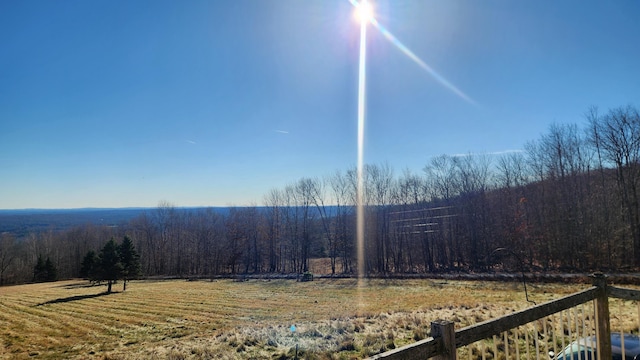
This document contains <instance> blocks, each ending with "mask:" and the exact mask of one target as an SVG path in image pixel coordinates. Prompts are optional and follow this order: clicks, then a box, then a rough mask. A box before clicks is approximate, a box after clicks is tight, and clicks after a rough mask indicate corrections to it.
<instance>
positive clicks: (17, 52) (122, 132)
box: [0, 0, 640, 209]
mask: <svg viewBox="0 0 640 360" xmlns="http://www.w3.org/2000/svg"><path fill="white" fill-rule="evenodd" d="M374 4H375V11H376V18H377V20H378V21H379V22H380V23H381V24H382V25H384V26H385V27H386V28H387V29H388V30H389V31H390V32H391V33H393V35H394V36H395V37H396V38H398V39H399V40H400V41H402V42H403V43H404V44H405V45H406V46H407V47H408V48H409V49H411V51H413V52H414V53H415V54H416V55H417V56H418V57H420V58H421V59H422V60H423V61H424V62H425V63H427V64H428V65H429V66H431V67H432V68H434V69H435V70H436V71H437V72H438V73H439V74H440V75H442V76H443V77H444V78H446V79H447V80H448V81H450V82H451V83H453V84H455V86H456V87H458V88H459V89H461V90H462V91H463V92H464V93H465V94H467V95H468V96H469V97H470V98H471V99H473V103H471V102H468V101H466V100H464V99H462V98H461V97H459V96H457V95H456V94H454V93H453V92H451V91H450V90H448V89H447V88H446V87H444V86H442V84H440V83H439V82H438V81H436V80H435V79H434V78H433V77H432V76H430V75H429V74H428V73H427V72H426V71H424V70H423V69H422V68H421V67H419V66H418V65H417V64H415V63H414V62H413V61H412V60H410V59H409V58H408V57H407V56H406V55H405V54H403V53H402V52H401V51H399V50H398V48H396V47H395V46H394V45H393V44H392V43H390V42H389V41H387V39H385V38H384V37H383V36H382V35H381V34H380V33H379V32H378V31H376V30H375V29H374V28H369V33H368V43H367V55H368V59H367V60H368V63H367V96H368V98H367V120H366V130H365V162H367V163H382V162H388V163H389V164H390V165H391V166H392V167H393V168H394V169H395V170H396V172H397V173H399V172H401V171H402V170H403V169H405V168H408V169H410V170H412V171H414V172H420V171H421V169H422V168H423V167H424V166H425V165H426V164H427V163H428V162H429V160H430V158H431V157H433V156H435V155H440V154H460V153H497V152H503V151H512V150H518V149H522V147H523V145H524V144H525V142H527V141H529V140H534V139H537V138H538V137H539V136H540V134H541V133H543V132H545V131H546V130H547V129H548V127H549V125H550V124H552V123H554V122H555V123H577V124H582V123H583V122H584V116H583V114H584V113H585V111H586V110H587V109H588V107H590V106H593V105H595V106H598V107H599V108H600V109H601V110H603V111H606V110H608V109H609V108H612V107H618V106H623V105H633V106H640V103H639V95H640V67H639V65H638V64H640V46H639V43H638V39H640V22H639V21H637V20H638V18H640V2H637V1H631V0H622V1H615V2H605V1H577V0H576V1H574V0H569V1H527V0H524V1H505V0H500V1H497V0H495V1H492V0H489V1H471V0H461V1H426V0H425V1H423V0H415V1H409V0H407V1H402V0H394V1H382V0H381V1H378V2H375V3H374ZM358 46H359V24H358V22H357V21H356V20H355V19H354V16H353V7H352V5H351V4H350V3H349V2H348V1H347V0H272V1H267V0H260V1H259V0H217V1H213V0H207V1H196V0H188V1H163V0H153V1H151V0H134V1H124V0H115V1H114V0H109V1H106V0H104V1H102V0H95V1H93V0H92V1H85V0H82V1H79V0H78V1H73V0H65V1H44V0H34V1H18V0H5V1H2V2H0V49H1V51H0V208H4V209H12V208H74V207H128V206H156V205H157V204H158V202H159V201H168V202H171V203H173V204H175V205H178V206H209V205H211V206H227V205H247V204H251V203H256V204H261V202H262V199H263V196H264V195H265V194H266V193H267V192H268V190H269V189H272V188H282V187H284V186H285V185H287V184H289V183H292V182H295V181H297V180H298V179H300V178H302V177H322V176H324V175H329V174H331V173H333V172H335V171H336V170H345V169H347V168H349V167H352V166H355V163H356V151H357V144H356V139H357V119H356V116H357V76H358Z"/></svg>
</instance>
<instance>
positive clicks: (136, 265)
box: [119, 235, 140, 291]
mask: <svg viewBox="0 0 640 360" xmlns="http://www.w3.org/2000/svg"><path fill="white" fill-rule="evenodd" d="M119 249H120V262H121V263H122V279H123V285H122V291H125V290H127V280H130V279H133V278H135V277H137V276H138V275H140V256H139V255H138V253H137V252H136V249H135V247H134V246H133V241H131V238H130V237H129V236H128V235H125V237H124V239H123V240H122V244H120V247H119Z"/></svg>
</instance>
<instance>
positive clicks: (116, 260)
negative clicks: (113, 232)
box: [96, 239, 122, 294]
mask: <svg viewBox="0 0 640 360" xmlns="http://www.w3.org/2000/svg"><path fill="white" fill-rule="evenodd" d="M96 275H97V280H106V281H107V293H108V294H109V293H111V285H113V283H114V282H115V281H116V280H118V278H120V277H121V275H122V263H121V262H120V254H119V251H118V245H117V244H116V242H115V241H114V240H113V239H111V240H109V242H107V243H106V244H105V245H104V247H103V248H102V249H101V250H100V255H99V256H98V271H97V274H96Z"/></svg>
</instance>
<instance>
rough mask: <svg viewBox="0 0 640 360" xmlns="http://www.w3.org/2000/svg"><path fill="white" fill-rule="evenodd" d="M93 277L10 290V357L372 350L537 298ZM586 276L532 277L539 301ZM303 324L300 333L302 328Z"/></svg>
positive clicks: (458, 287)
mask: <svg viewBox="0 0 640 360" xmlns="http://www.w3.org/2000/svg"><path fill="white" fill-rule="evenodd" d="M121 286H122V284H117V285H115V286H114V290H115V291H116V292H115V293H113V294H110V295H104V294H102V292H103V291H104V290H105V287H104V286H90V284H89V283H88V282H85V281H82V280H76V281H64V282H55V283H44V284H32V285H22V286H11V287H3V288H0V358H11V359H13V358H16V359H27V358H38V359H40V358H45V359H46V358H48V359H58V358H79V359H85V358H100V359H140V358H157V359H207V358H216V359H287V358H293V356H294V352H295V347H296V345H297V346H298V349H299V353H298V354H299V355H302V357H304V358H306V359H314V358H315V359H352V358H354V359H355V358H362V357H366V356H368V355H371V354H375V353H379V352H380V351H383V350H387V349H391V348H395V347H398V346H402V345H404V344H407V343H410V342H413V341H416V340H419V339H422V338H425V337H427V336H428V331H429V328H430V322H431V321H433V320H436V319H448V320H452V321H454V322H455V324H456V328H461V327H464V326H468V325H470V324H473V323H476V322H480V321H484V320H487V319H490V318H493V317H497V316H500V315H503V314H505V313H509V312H513V311H515V310H519V309H522V308H525V307H528V306H531V304H529V303H527V302H526V301H525V296H524V291H523V287H522V283H501V282H472V281H444V280H377V279H376V280H367V281H366V284H365V286H363V287H358V286H357V281H356V280H355V279H321V280H316V281H313V282H296V281H294V280H249V281H245V282H234V281H232V280H215V281H208V280H206V281H205V280H202V281H185V280H172V281H133V282H131V283H130V284H129V285H128V286H127V291H126V292H118V291H120V290H121ZM586 287H587V285H567V284H528V288H529V296H530V298H531V299H533V300H535V301H536V302H537V303H542V302H545V301H548V300H551V299H554V298H559V297H561V296H564V295H567V294H569V293H572V292H574V291H577V290H579V289H584V288H586ZM292 325H295V327H296V328H295V332H292V331H291V326H292Z"/></svg>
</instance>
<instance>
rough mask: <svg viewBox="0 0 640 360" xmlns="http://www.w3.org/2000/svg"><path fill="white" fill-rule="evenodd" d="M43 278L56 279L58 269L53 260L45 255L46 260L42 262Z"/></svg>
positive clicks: (46, 279)
mask: <svg viewBox="0 0 640 360" xmlns="http://www.w3.org/2000/svg"><path fill="white" fill-rule="evenodd" d="M44 271H45V278H44V281H56V280H58V269H56V267H55V265H53V261H51V259H50V258H49V257H47V261H45V263H44Z"/></svg>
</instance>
